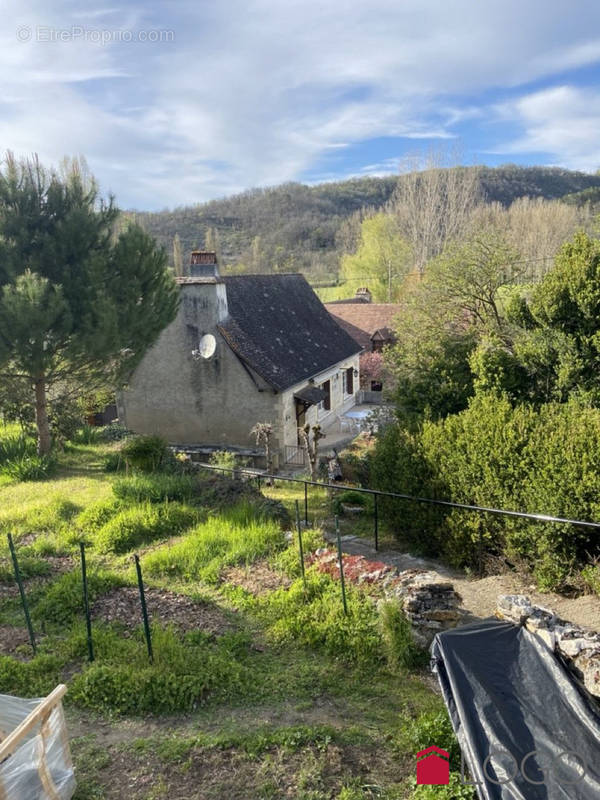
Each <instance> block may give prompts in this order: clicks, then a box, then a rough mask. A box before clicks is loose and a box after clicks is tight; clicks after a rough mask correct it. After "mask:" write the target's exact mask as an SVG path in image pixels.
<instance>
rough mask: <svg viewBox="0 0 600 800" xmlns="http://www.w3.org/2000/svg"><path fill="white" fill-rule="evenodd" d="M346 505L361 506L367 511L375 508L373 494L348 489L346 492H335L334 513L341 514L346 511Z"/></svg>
mask: <svg viewBox="0 0 600 800" xmlns="http://www.w3.org/2000/svg"><path fill="white" fill-rule="evenodd" d="M344 506H360V507H361V508H364V509H365V510H366V511H370V510H372V508H373V500H372V497H371V495H368V494H363V493H362V492H354V491H352V490H348V491H346V492H335V494H334V497H333V513H334V514H337V515H338V516H341V515H342V514H343V513H344Z"/></svg>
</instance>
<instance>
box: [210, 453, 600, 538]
mask: <svg viewBox="0 0 600 800" xmlns="http://www.w3.org/2000/svg"><path fill="white" fill-rule="evenodd" d="M198 466H200V467H202V469H212V470H216V471H221V472H236V473H244V474H247V475H253V476H256V475H257V474H260V476H261V477H262V478H271V479H272V480H277V481H291V482H293V483H303V484H304V485H305V486H318V487H319V488H321V489H335V490H337V491H340V492H343V491H351V492H362V493H363V494H371V495H375V496H377V497H394V498H398V499H400V500H411V501H413V502H415V503H429V504H430V505H436V506H447V507H449V508H460V509H462V510H463V511H479V512H485V513H487V514H501V515H504V516H507V517H521V518H525V519H533V520H537V521H538V522H557V523H565V524H567V525H582V526H584V527H587V528H600V522H586V521H585V520H579V519H569V518H568V517H553V516H550V515H549V514H530V513H529V512H528V511H508V510H507V509H505V508H492V507H489V506H474V505H469V504H468V503H455V502H454V501H452V500H434V499H433V498H431V497H415V496H414V495H410V494H400V493H398V492H384V491H382V490H381V489H364V488H362V487H360V488H359V487H357V486H348V485H346V484H342V483H319V482H318V481H311V480H308V479H306V478H290V477H288V476H287V475H269V474H267V473H266V472H260V473H257V472H256V470H248V469H244V468H243V467H217V466H215V465H214V464H203V463H200V464H199V465H198Z"/></svg>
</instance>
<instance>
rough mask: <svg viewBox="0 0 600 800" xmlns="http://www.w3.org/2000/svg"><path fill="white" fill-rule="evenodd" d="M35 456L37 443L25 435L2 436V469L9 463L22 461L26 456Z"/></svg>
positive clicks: (0, 463)
mask: <svg viewBox="0 0 600 800" xmlns="http://www.w3.org/2000/svg"><path fill="white" fill-rule="evenodd" d="M34 455H35V442H34V440H33V439H32V438H30V437H29V436H25V435H24V434H22V433H21V434H14V433H13V434H9V435H5V436H0V468H1V467H2V466H3V465H4V464H6V463H8V462H15V461H20V460H21V459H23V458H24V457H25V456H34Z"/></svg>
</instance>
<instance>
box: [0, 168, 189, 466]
mask: <svg viewBox="0 0 600 800" xmlns="http://www.w3.org/2000/svg"><path fill="white" fill-rule="evenodd" d="M118 214H119V212H118V210H117V208H116V207H115V205H114V203H113V200H112V198H110V199H109V200H108V202H105V201H103V200H101V199H100V198H99V196H98V190H97V187H96V184H95V182H94V181H93V179H90V178H89V176H87V175H82V173H81V170H80V169H77V168H75V169H72V170H71V171H70V172H69V173H68V174H64V175H59V174H58V173H57V172H56V171H49V170H46V169H44V167H42V165H41V164H40V163H39V161H38V159H37V157H34V158H33V159H31V160H24V161H17V160H16V159H15V158H14V156H12V155H11V154H8V155H7V157H6V160H5V163H4V165H3V168H2V169H1V170H0V378H1V379H4V378H12V379H17V380H22V381H26V382H27V384H28V385H29V386H30V387H31V392H32V393H33V394H34V396H35V411H36V425H37V430H38V451H39V453H40V454H44V453H47V452H48V451H49V450H50V446H51V440H50V428H49V423H48V408H47V396H48V389H49V388H50V387H53V386H56V385H60V384H64V383H65V382H71V383H74V384H77V385H79V386H81V387H82V389H85V390H86V391H92V390H93V389H94V388H95V387H96V386H99V385H106V383H107V382H108V381H110V382H116V381H119V380H123V379H124V378H125V377H126V376H127V375H128V374H129V373H130V371H131V370H132V369H133V368H134V367H135V365H136V364H137V363H138V362H139V360H140V359H141V358H142V356H143V354H144V352H145V351H146V349H147V348H148V347H149V346H150V345H151V344H152V343H153V342H154V341H155V339H156V338H157V337H158V335H159V333H160V331H161V330H162V329H163V328H164V327H165V326H166V325H167V324H168V323H169V322H170V321H171V320H172V319H174V317H175V314H176V312H177V297H178V295H177V289H176V287H175V285H174V283H173V280H172V277H171V275H170V273H169V271H168V269H167V258H166V255H165V253H164V251H163V250H159V249H157V247H156V244H155V242H154V240H153V239H152V238H151V237H150V236H149V235H148V234H146V233H145V232H144V231H143V230H142V229H141V228H139V227H138V226H136V225H134V224H130V225H128V226H127V227H126V229H124V230H122V231H121V232H120V233H119V234H118V236H117V237H116V238H115V237H114V235H113V234H114V229H115V223H116V221H117V217H118Z"/></svg>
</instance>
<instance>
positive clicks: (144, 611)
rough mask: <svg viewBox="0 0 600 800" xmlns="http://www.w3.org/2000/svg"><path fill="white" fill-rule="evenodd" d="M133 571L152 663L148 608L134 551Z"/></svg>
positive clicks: (138, 562) (137, 559) (137, 558)
mask: <svg viewBox="0 0 600 800" xmlns="http://www.w3.org/2000/svg"><path fill="white" fill-rule="evenodd" d="M134 559H135V571H136V572H137V580H138V588H139V590H140V603H141V604H142V617H143V620H144V634H145V636H146V645H147V647H148V658H149V659H150V663H151V664H153V663H154V654H153V652H152V637H151V635H150V623H149V622H148V609H147V608H146V595H145V593H144V580H143V578H142V567H141V566H140V557H139V556H138V554H137V553H136V554H135V555H134Z"/></svg>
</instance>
